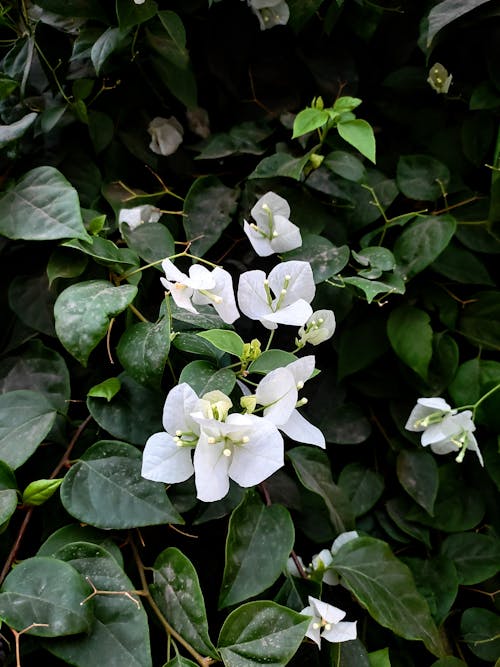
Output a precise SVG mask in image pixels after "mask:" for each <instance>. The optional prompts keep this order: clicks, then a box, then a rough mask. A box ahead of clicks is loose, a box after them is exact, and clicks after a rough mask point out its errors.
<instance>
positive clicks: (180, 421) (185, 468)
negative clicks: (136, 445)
mask: <svg viewBox="0 0 500 667" xmlns="http://www.w3.org/2000/svg"><path fill="white" fill-rule="evenodd" d="M198 400H199V399H198V396H197V395H196V393H195V392H194V391H193V389H192V388H191V387H190V386H189V385H188V384H186V383H185V382H183V383H182V384H179V385H177V386H176V387H174V388H173V389H171V391H170V392H169V394H168V396H167V399H166V401H165V405H164V407H163V427H164V429H165V432H164V433H155V434H153V435H152V436H151V437H150V438H148V441H147V442H146V446H145V447H144V452H143V457H142V471H141V474H142V476H143V477H145V478H146V479H151V480H153V481H154V482H165V483H167V484H174V483H177V482H184V481H185V480H186V479H189V478H190V477H191V475H192V474H193V472H194V468H193V463H192V460H191V458H192V457H191V455H192V449H193V447H195V446H196V443H197V442H198V438H199V435H200V427H199V425H198V424H197V423H196V422H195V421H194V420H193V419H192V418H191V414H190V413H191V411H192V410H194V408H195V406H196V405H197V403H198Z"/></svg>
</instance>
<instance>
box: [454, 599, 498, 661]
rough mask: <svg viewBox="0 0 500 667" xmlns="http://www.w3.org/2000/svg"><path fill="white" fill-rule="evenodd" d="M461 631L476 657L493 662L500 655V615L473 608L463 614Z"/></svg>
mask: <svg viewBox="0 0 500 667" xmlns="http://www.w3.org/2000/svg"><path fill="white" fill-rule="evenodd" d="M460 629H461V630H462V634H463V641H465V642H466V643H467V645H468V647H469V649H470V650H471V651H472V653H473V654H474V655H476V656H477V657H478V658H481V659H482V660H487V661H491V662H493V660H498V656H499V655H500V615H499V614H495V613H494V612H492V611H489V610H488V609H480V608H479V607H472V608H470V609H466V610H465V611H464V613H463V614H462V620H461V622H460Z"/></svg>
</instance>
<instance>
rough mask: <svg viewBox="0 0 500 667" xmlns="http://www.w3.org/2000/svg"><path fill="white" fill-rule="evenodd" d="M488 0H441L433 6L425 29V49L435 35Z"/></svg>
mask: <svg viewBox="0 0 500 667" xmlns="http://www.w3.org/2000/svg"><path fill="white" fill-rule="evenodd" d="M489 1H490V0H459V1H457V0H443V1H442V2H439V3H438V4H437V5H435V6H434V7H433V8H432V9H431V11H430V12H429V17H428V28H427V44H426V45H427V48H429V47H430V46H431V44H432V42H433V40H434V39H435V37H436V35H437V34H438V33H439V32H441V30H442V29H443V28H446V26H448V25H449V24H450V23H452V22H453V21H456V20H457V19H459V18H461V17H463V16H465V15H467V14H468V13H469V12H470V11H472V10H474V9H477V8H478V7H480V6H481V5H484V4H485V3H488V2H489Z"/></svg>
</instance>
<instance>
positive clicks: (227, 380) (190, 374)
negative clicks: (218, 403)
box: [179, 360, 236, 396]
mask: <svg viewBox="0 0 500 667" xmlns="http://www.w3.org/2000/svg"><path fill="white" fill-rule="evenodd" d="M179 382H187V383H188V385H190V386H191V387H192V388H193V389H194V390H195V392H196V393H197V394H198V396H203V394H207V393H208V392H209V391H214V390H215V389H218V390H219V391H222V393H224V394H226V395H229V394H230V393H231V392H232V390H233V387H234V385H235V383H236V375H235V374H234V373H233V371H232V370H230V369H229V368H221V369H220V370H217V369H216V368H214V366H212V364H210V363H209V362H208V361H201V360H198V361H192V362H191V363H189V364H187V366H184V368H183V369H182V373H181V374H180V377H179Z"/></svg>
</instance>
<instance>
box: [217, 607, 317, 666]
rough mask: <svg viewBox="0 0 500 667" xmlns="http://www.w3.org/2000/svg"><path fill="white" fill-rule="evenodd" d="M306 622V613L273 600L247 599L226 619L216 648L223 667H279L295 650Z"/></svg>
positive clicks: (306, 625) (307, 624)
mask: <svg viewBox="0 0 500 667" xmlns="http://www.w3.org/2000/svg"><path fill="white" fill-rule="evenodd" d="M309 622H310V618H309V617H308V616H302V615H301V614H297V612H295V611H291V610H290V609H287V608H286V607H281V606H280V605H278V604H276V603H274V602H268V601H266V600H264V601H260V602H248V603H247V604H244V605H242V606H241V607H238V609H235V610H234V611H233V612H232V613H231V614H229V616H228V617H227V618H226V620H225V621H224V624H223V626H222V628H221V631H220V635H219V642H218V644H217V648H218V649H219V651H220V654H221V656H222V660H223V662H224V665H225V667H251V665H255V664H262V663H265V664H269V665H273V667H282V665H286V664H287V663H288V662H289V660H290V659H291V658H292V656H293V655H294V653H295V652H296V651H297V649H298V647H299V645H300V643H301V641H302V639H303V638H304V635H305V633H306V630H307V628H308V626H309Z"/></svg>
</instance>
